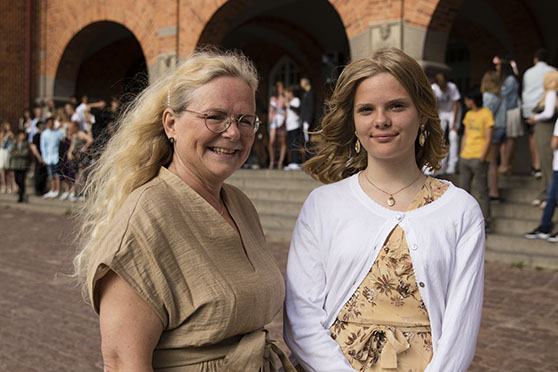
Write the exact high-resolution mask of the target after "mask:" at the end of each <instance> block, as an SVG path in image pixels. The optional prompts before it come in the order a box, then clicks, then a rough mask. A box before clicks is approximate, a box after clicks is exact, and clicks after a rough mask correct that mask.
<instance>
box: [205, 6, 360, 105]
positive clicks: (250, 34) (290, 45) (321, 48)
mask: <svg viewBox="0 0 558 372" xmlns="http://www.w3.org/2000/svg"><path fill="white" fill-rule="evenodd" d="M309 15H311V16H309ZM198 44H199V45H204V44H215V45H220V46H222V47H224V48H226V49H240V50H242V51H243V52H244V53H245V54H247V55H248V56H250V58H252V60H254V62H255V63H256V66H257V67H258V71H259V73H260V75H261V86H260V90H259V94H258V104H259V105H263V106H266V105H267V99H268V95H269V92H270V85H271V84H273V83H274V82H275V81H273V79H272V78H271V75H272V70H274V69H275V70H277V68H278V67H277V66H278V65H280V64H281V63H283V62H282V61H286V59H285V58H288V60H289V61H290V63H291V65H292V66H294V67H295V68H296V69H298V73H299V74H300V75H299V76H308V77H309V78H310V80H311V82H312V84H313V86H314V88H315V90H316V96H317V97H316V98H317V101H318V102H322V101H323V98H324V97H325V96H327V95H328V94H329V84H328V82H329V83H331V81H332V76H333V78H335V77H336V76H335V73H336V72H337V70H338V69H337V68H336V67H337V66H338V65H340V64H343V63H345V62H346V60H347V59H348V58H349V57H350V50H349V42H348V39H347V35H346V32H345V27H344V25H343V23H342V21H341V18H340V17H339V14H338V13H337V11H336V10H335V8H334V7H333V6H332V5H331V4H330V3H329V1H327V0H305V1H293V0H275V1H256V0H230V1H227V2H226V3H225V4H223V6H222V7H221V8H220V9H219V10H218V11H217V12H216V13H215V14H214V15H213V17H212V18H211V19H210V20H209V22H207V25H206V27H205V28H204V31H203V32H202V34H201V36H200V39H199V41H198ZM284 83H285V84H287V83H290V82H287V81H284ZM296 83H298V81H297V82H296ZM318 110H319V109H318Z"/></svg>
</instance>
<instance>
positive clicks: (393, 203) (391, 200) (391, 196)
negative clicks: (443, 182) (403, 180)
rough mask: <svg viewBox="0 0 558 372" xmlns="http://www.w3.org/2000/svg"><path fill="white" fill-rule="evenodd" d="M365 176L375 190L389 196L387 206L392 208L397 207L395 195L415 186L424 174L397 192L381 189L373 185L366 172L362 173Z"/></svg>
mask: <svg viewBox="0 0 558 372" xmlns="http://www.w3.org/2000/svg"><path fill="white" fill-rule="evenodd" d="M362 173H363V174H364V178H366V180H367V181H368V183H369V184H371V185H372V186H374V188H376V189H378V190H380V191H381V192H383V193H384V194H386V195H387V196H388V198H387V205H389V206H390V207H393V206H394V205H395V198H394V197H393V195H395V194H397V193H399V192H401V191H403V190H405V189H406V188H407V187H410V186H411V185H412V184H414V183H415V182H417V180H418V179H419V178H420V176H421V175H422V173H419V175H418V176H417V178H415V179H414V180H413V182H411V183H410V184H408V185H407V186H405V187H402V188H400V189H399V190H397V191H396V192H387V191H384V190H382V189H381V188H379V187H378V186H376V185H374V183H372V181H370V178H368V176H367V175H366V172H364V171H363V172H362Z"/></svg>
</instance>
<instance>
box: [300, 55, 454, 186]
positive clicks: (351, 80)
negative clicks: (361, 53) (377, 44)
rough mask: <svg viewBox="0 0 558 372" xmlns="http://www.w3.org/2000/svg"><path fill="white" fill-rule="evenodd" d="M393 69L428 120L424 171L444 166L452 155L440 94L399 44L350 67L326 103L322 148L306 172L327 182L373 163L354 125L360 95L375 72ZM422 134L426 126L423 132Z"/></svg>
mask: <svg viewBox="0 0 558 372" xmlns="http://www.w3.org/2000/svg"><path fill="white" fill-rule="evenodd" d="M384 72H387V73H389V74H391V75H392V76H394V77H395V78H396V79H397V80H399V82H400V83H401V85H403V87H404V88H405V89H406V90H407V92H408V93H409V95H410V96H411V99H412V100H413V103H414V104H415V106H416V108H417V110H418V112H419V114H420V115H421V116H422V117H424V118H426V123H425V135H426V141H425V143H424V146H420V145H419V143H418V134H419V133H417V139H416V140H415V155H416V162H417V166H418V167H419V169H422V168H423V167H424V166H427V167H430V168H432V169H433V170H438V169H440V161H441V160H442V159H443V158H444V157H445V156H446V154H447V147H446V146H445V144H444V143H443V132H442V129H441V127H440V119H439V118H438V111H437V109H436V97H435V96H434V92H433V90H432V87H431V85H430V82H429V81H428V78H427V77H426V74H425V73H424V71H423V70H422V68H421V67H420V65H419V64H418V63H417V62H416V61H415V60H414V59H413V58H411V57H409V56H408V55H407V54H405V53H403V52H402V51H401V50H399V49H396V48H390V49H386V50H382V51H379V52H377V53H375V54H374V55H373V56H371V57H368V58H363V59H359V60H357V61H354V62H351V63H350V64H349V65H347V66H346V67H345V69H344V70H343V72H342V73H341V75H340V76H339V80H337V84H336V86H335V90H334V91H333V95H332V96H331V98H330V99H329V100H328V101H327V102H326V115H325V116H324V119H323V121H322V129H321V134H322V136H323V138H322V141H321V142H319V143H318V145H317V146H316V149H315V150H316V156H314V157H313V158H311V159H310V160H308V161H307V162H306V163H305V164H304V170H305V171H306V172H307V173H309V174H310V175H311V176H312V177H314V178H316V179H318V180H320V181H321V182H323V183H331V182H336V181H339V180H342V179H344V178H347V177H349V176H351V175H353V174H355V173H358V172H359V171H361V170H362V169H364V168H366V166H367V164H368V157H367V154H366V151H360V153H357V152H356V151H355V149H354V147H355V142H356V140H357V138H356V136H355V124H354V115H353V113H354V99H355V93H356V90H357V88H358V86H359V85H360V83H361V82H362V81H363V80H365V79H368V78H370V77H372V76H375V75H378V74H380V73H384ZM419 132H420V130H419Z"/></svg>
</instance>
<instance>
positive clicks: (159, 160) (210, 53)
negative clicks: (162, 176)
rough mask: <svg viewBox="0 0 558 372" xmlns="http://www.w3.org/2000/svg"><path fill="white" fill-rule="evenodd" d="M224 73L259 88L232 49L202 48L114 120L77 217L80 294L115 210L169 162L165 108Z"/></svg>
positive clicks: (248, 65) (179, 105)
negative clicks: (112, 135) (113, 129)
mask: <svg viewBox="0 0 558 372" xmlns="http://www.w3.org/2000/svg"><path fill="white" fill-rule="evenodd" d="M223 76H227V77H235V78H239V79H242V80H243V81H245V82H246V83H247V84H248V85H249V86H250V88H251V89H252V90H253V92H254V93H255V92H256V90H257V88H258V74H257V71H256V68H255V66H254V64H253V63H252V62H251V61H250V60H249V59H248V58H247V57H245V56H244V55H242V54H241V53H240V52H236V51H235V52H230V51H219V50H217V49H215V48H204V49H200V50H197V51H196V52H194V53H193V54H192V55H191V56H190V57H188V58H187V59H186V60H184V61H183V62H182V63H181V64H180V65H179V66H177V67H176V68H175V69H174V70H173V71H170V72H169V73H167V74H166V75H165V76H162V77H161V78H160V79H158V80H157V81H155V82H154V83H153V84H151V85H150V86H149V87H148V88H146V89H145V90H144V91H143V92H142V93H140V94H139V95H138V96H137V97H136V98H135V99H134V100H133V101H132V103H131V104H130V105H129V106H128V107H127V109H126V110H125V111H124V112H123V113H122V115H121V116H120V118H119V119H118V123H117V127H118V131H117V132H116V134H115V135H114V137H113V138H111V140H110V141H109V142H108V144H107V146H106V147H105V149H104V151H103V153H102V154H101V156H100V158H99V160H98V161H97V162H95V164H94V165H93V166H92V167H91V168H90V169H89V177H88V180H87V183H86V186H85V191H84V192H85V193H86V195H87V196H88V198H87V201H86V202H85V204H84V205H83V207H82V208H81V210H80V211H79V215H78V217H79V219H80V222H81V225H80V230H79V233H78V236H77V240H76V241H77V244H78V249H79V252H78V253H77V255H76V257H75V258H74V270H75V272H74V277H75V278H76V279H77V281H78V282H79V283H80V284H81V286H82V291H83V294H84V296H86V293H87V289H86V278H87V270H88V265H89V260H90V258H91V256H92V253H93V252H94V251H95V249H96V248H98V244H99V242H100V239H101V238H102V237H103V235H104V232H105V231H106V229H107V228H108V227H109V226H110V224H111V221H112V220H113V218H114V217H115V215H116V213H117V212H118V210H119V209H120V208H121V207H122V204H123V203H124V201H125V200H126V198H127V197H128V195H130V193H131V192H132V191H134V190H135V189H136V188H138V187H140V186H141V185H143V184H145V183H147V182H148V181H150V180H151V179H153V178H154V177H155V176H156V175H157V174H158V172H159V169H160V167H161V166H168V165H169V164H170V162H171V160H172V155H173V147H172V145H171V144H170V141H169V139H168V138H167V136H166V134H165V131H164V129H163V123H162V116H163V112H164V111H165V109H166V108H167V107H168V108H171V109H172V110H173V111H175V112H180V111H181V110H182V109H184V108H186V107H187V106H188V104H189V103H190V102H191V101H192V98H193V97H194V96H195V92H196V89H198V88H199V87H201V86H203V85H204V84H207V83H208V82H210V81H212V80H213V79H216V78H218V77H223Z"/></svg>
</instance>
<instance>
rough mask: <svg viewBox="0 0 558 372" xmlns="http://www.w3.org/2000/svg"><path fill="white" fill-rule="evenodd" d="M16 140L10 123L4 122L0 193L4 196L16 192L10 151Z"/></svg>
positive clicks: (0, 139)
mask: <svg viewBox="0 0 558 372" xmlns="http://www.w3.org/2000/svg"><path fill="white" fill-rule="evenodd" d="M14 142H15V138H14V133H13V132H12V129H11V126H10V123H9V122H3V123H2V124H1V127H0V192H1V193H2V194H5V193H8V194H11V193H12V192H15V191H16V187H17V186H16V183H15V179H14V174H13V172H12V170H11V169H10V151H11V150H12V147H13V145H14Z"/></svg>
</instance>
